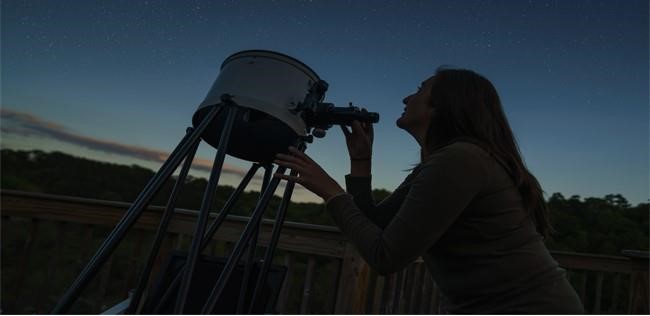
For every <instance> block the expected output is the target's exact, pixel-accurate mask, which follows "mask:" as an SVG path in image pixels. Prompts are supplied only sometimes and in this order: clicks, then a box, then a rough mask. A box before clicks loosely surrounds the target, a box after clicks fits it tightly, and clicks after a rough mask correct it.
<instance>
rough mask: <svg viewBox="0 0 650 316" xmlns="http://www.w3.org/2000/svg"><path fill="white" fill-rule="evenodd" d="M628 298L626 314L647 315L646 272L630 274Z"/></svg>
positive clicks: (649, 307)
mask: <svg viewBox="0 0 650 316" xmlns="http://www.w3.org/2000/svg"><path fill="white" fill-rule="evenodd" d="M629 293H630V300H629V305H628V314H641V315H648V313H649V312H650V310H649V309H650V306H648V297H649V295H650V293H649V291H648V272H634V273H633V274H632V275H631V276H630V292H629Z"/></svg>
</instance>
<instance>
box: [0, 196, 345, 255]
mask: <svg viewBox="0 0 650 316" xmlns="http://www.w3.org/2000/svg"><path fill="white" fill-rule="evenodd" d="M0 197H1V199H2V200H1V202H2V206H3V215H6V216H18V217H26V218H38V219H42V220H52V221H62V222H72V223H82V224H93V225H101V226H107V227H113V226H115V224H116V223H117V222H118V221H119V220H120V219H121V218H122V216H123V215H124V213H125V212H126V210H127V209H128V207H129V206H130V204H129V203H120V202H109V201H101V200H91V199H82V198H71V197H60V196H54V195H46V194H34V193H25V192H16V191H7V190H0ZM163 211H164V208H163V207H158V206H151V207H149V208H147V209H146V210H145V211H144V212H143V213H142V215H141V216H140V218H139V219H138V221H137V222H136V223H135V225H134V227H135V228H137V229H143V230H152V231H155V230H156V229H157V227H158V223H159V222H160V217H161V215H162V212H163ZM175 211H176V214H175V216H174V218H173V219H172V221H171V223H170V225H169V229H168V232H173V233H183V234H188V235H191V233H192V232H193V225H194V224H195V221H196V218H197V214H198V213H197V212H196V211H191V210H184V209H176V210H175ZM211 216H215V214H214V212H213V214H211ZM247 222H248V218H246V217H241V216H228V217H227V218H226V220H225V221H224V223H223V225H222V226H221V227H220V228H219V230H218V231H217V233H216V234H215V239H219V240H225V241H230V242H234V241H237V240H239V238H240V236H239V235H240V234H241V232H242V231H243V229H244V227H245V225H246V224H247ZM273 223H274V221H273V220H268V219H267V220H263V222H262V232H261V234H260V239H259V242H258V245H259V246H266V245H268V242H269V240H270V235H271V231H272V227H273ZM282 230H283V231H282V235H281V236H280V240H279V242H278V249H282V250H288V251H293V252H300V253H305V254H313V255H319V256H327V257H336V258H341V257H342V256H343V253H344V249H345V245H346V239H345V237H344V236H343V235H342V234H341V233H340V231H339V230H338V229H336V228H334V227H330V226H322V225H310V224H302V223H292V222H285V223H284V224H283V229H282Z"/></svg>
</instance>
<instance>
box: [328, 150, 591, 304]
mask: <svg viewBox="0 0 650 316" xmlns="http://www.w3.org/2000/svg"><path fill="white" fill-rule="evenodd" d="M370 182H371V178H370V177H353V176H350V175H347V176H346V185H347V192H348V194H342V195H339V196H336V197H334V198H332V199H330V200H329V201H327V204H326V208H327V210H328V211H329V212H330V214H331V215H332V217H333V218H334V221H335V222H336V224H337V225H338V226H339V227H340V229H341V230H342V232H343V233H344V234H345V235H346V236H347V238H348V239H349V240H350V241H351V242H352V243H353V244H354V245H355V246H356V247H357V249H358V251H359V253H360V254H361V255H362V256H363V258H364V259H365V260H366V262H367V263H368V264H369V265H370V266H371V267H372V268H374V269H376V270H377V271H378V272H379V273H380V274H388V273H392V272H396V271H399V270H401V269H403V268H404V267H406V265H408V264H409V263H411V262H412V261H413V260H414V259H416V258H417V257H420V256H422V258H423V259H424V261H425V264H426V265H427V268H428V269H429V271H430V272H431V275H432V276H433V278H434V280H435V282H436V284H437V286H438V287H439V289H440V290H441V292H442V294H443V295H444V297H443V306H442V309H443V311H447V312H451V313H481V314H486V313H538V314H555V313H563V314H568V313H583V312H584V311H583V309H582V304H581V303H580V300H579V298H578V297H577V295H576V294H575V291H574V290H573V288H572V287H571V285H570V284H569V283H568V281H566V278H565V277H564V271H563V270H562V269H560V268H558V264H557V262H556V261H555V260H554V259H553V257H552V256H551V255H550V253H549V251H548V250H547V248H546V247H545V245H544V243H543V238H542V236H541V235H540V234H539V233H537V231H536V229H535V225H534V223H533V221H532V218H531V215H530V214H529V213H528V212H527V211H526V209H525V208H524V205H523V202H522V197H521V194H520V193H519V191H518V189H517V187H516V185H515V184H514V182H513V180H512V178H511V177H510V176H509V174H508V173H507V172H506V170H505V168H504V167H503V166H502V165H501V164H500V163H499V162H498V160H497V159H495V158H494V157H493V156H491V155H490V154H489V153H488V152H486V151H485V150H483V149H482V148H481V147H479V146H477V145H475V144H473V143H471V142H465V141H457V142H453V143H451V144H450V145H447V146H444V147H443V148H440V149H438V150H436V151H435V152H434V153H432V154H431V155H430V156H429V158H428V159H426V160H425V161H424V162H423V163H421V164H420V165H418V166H417V167H416V168H415V169H414V170H413V171H412V172H411V173H410V174H409V175H408V176H407V177H406V179H405V180H404V181H403V183H402V184H401V185H400V186H399V187H397V188H396V189H395V190H394V192H393V193H392V194H391V195H390V196H388V197H387V198H386V199H385V200H383V201H382V202H380V203H378V204H375V203H374V200H373V198H372V193H371V185H370Z"/></svg>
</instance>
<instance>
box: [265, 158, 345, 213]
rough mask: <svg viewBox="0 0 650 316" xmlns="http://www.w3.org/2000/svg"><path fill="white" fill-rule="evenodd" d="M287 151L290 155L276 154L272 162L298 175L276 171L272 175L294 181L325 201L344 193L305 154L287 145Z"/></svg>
mask: <svg viewBox="0 0 650 316" xmlns="http://www.w3.org/2000/svg"><path fill="white" fill-rule="evenodd" d="M289 152H290V153H291V155H285V154H277V155H276V156H275V157H276V159H275V160H274V161H273V162H275V163H276V164H278V165H280V166H284V167H287V168H290V169H292V170H294V171H296V172H297V173H298V176H297V177H294V176H290V175H283V174H279V173H276V174H274V175H273V176H274V177H277V178H280V179H284V180H291V181H295V182H296V183H299V184H300V185H302V186H303V187H305V188H306V189H307V190H309V191H311V192H314V194H316V195H318V196H320V197H321V198H323V200H325V201H327V200H328V199H330V198H331V197H333V196H335V195H338V194H340V193H345V190H343V188H341V186H340V185H339V184H338V183H337V182H336V181H335V180H334V179H332V177H330V176H329V175H328V174H327V172H325V170H323V168H321V166H319V165H318V164H317V163H316V162H315V161H314V160H312V159H311V158H310V157H309V156H307V154H305V153H304V152H302V151H300V150H298V149H297V148H295V147H289Z"/></svg>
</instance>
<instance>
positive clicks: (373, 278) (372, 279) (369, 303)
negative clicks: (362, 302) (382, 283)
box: [365, 269, 377, 314]
mask: <svg viewBox="0 0 650 316" xmlns="http://www.w3.org/2000/svg"><path fill="white" fill-rule="evenodd" d="M375 292H377V271H375V270H374V269H370V271H369V275H368V287H367V288H366V293H368V295H367V296H366V306H365V311H366V314H372V310H373V306H374V300H375Z"/></svg>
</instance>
